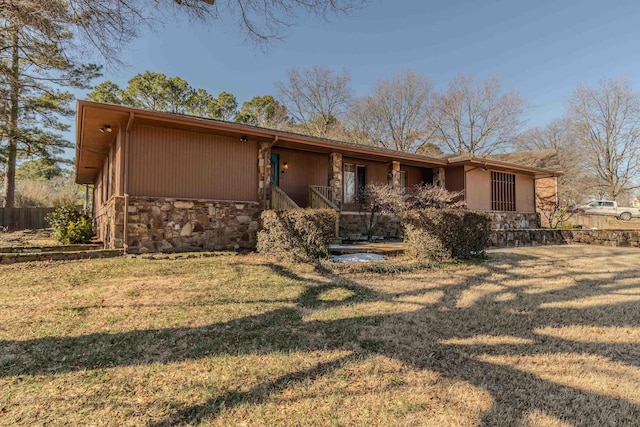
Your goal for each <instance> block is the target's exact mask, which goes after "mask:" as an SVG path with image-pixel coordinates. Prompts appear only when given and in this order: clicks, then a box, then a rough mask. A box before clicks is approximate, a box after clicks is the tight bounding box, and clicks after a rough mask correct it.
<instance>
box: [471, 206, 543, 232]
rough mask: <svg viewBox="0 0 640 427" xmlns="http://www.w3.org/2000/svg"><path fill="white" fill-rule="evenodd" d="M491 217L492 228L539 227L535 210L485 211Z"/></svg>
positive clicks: (521, 228)
mask: <svg viewBox="0 0 640 427" xmlns="http://www.w3.org/2000/svg"><path fill="white" fill-rule="evenodd" d="M483 213H486V214H487V215H488V216H489V218H491V229H492V230H523V229H534V228H540V216H539V214H538V213H536V212H498V211H486V212H483Z"/></svg>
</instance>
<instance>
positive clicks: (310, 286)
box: [0, 246, 640, 426]
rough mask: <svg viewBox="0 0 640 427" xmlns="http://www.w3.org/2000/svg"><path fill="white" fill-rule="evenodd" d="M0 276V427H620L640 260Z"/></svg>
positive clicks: (217, 260) (144, 267) (610, 256)
mask: <svg viewBox="0 0 640 427" xmlns="http://www.w3.org/2000/svg"><path fill="white" fill-rule="evenodd" d="M489 258H490V259H489V260H488V261H487V262H485V263H480V264H465V265H454V266H447V267H444V268H441V269H432V270H421V271H416V272H412V273H401V274H396V275H390V274H383V275H378V274H373V273H353V272H348V270H340V269H336V270H333V274H330V273H326V272H325V273H324V274H320V273H318V272H316V271H314V269H313V268H312V267H310V266H305V265H289V264H286V263H278V262H273V261H272V260H269V259H267V258H262V257H259V256H257V255H219V256H212V257H195V258H182V259H172V258H167V259H158V260H152V259H143V258H119V259H105V260H89V261H77V262H56V263H31V264H15V265H9V266H0V424H3V425H5V424H6V425H14V424H23V425H42V424H47V425H61V424H71V425H114V426H115V425H136V426H139V425H148V426H158V425H175V424H190V425H195V424H204V425H221V426H222V425H224V426H226V425H250V426H253V425H265V426H266V425H269V426H272V425H286V426H293V425H318V426H326V425H366V426H369V425H415V426H422V425H435V426H451V425H464V426H466V425H474V424H484V425H515V424H517V425H535V426H539V425H549V426H551V425H553V426H560V425H567V426H570V425H598V426H602V425H612V426H613V425H616V426H619V425H633V424H637V422H638V420H639V419H640V394H639V393H638V390H639V389H640V277H639V276H640V275H639V274H638V271H640V251H639V250H638V249H620V248H617V249H616V248H604V247H588V246H563V247H545V248H527V249H517V250H499V251H494V252H491V253H490V257H489Z"/></svg>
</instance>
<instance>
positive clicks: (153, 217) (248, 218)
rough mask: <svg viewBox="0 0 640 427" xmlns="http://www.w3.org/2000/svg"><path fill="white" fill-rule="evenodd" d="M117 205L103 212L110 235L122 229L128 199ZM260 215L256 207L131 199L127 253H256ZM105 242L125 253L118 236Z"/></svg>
mask: <svg viewBox="0 0 640 427" xmlns="http://www.w3.org/2000/svg"><path fill="white" fill-rule="evenodd" d="M118 199H120V201H119V202H117V203H113V204H111V205H108V206H105V207H108V208H109V209H107V210H106V211H107V212H105V213H104V214H103V215H102V217H103V219H102V220H101V222H103V223H104V222H105V221H107V222H106V224H105V227H102V228H107V229H109V231H111V232H112V233H113V232H116V233H117V232H118V230H120V233H122V231H121V230H123V229H124V199H123V198H118ZM260 212H261V209H260V205H259V203H258V202H233V201H217V200H180V199H168V198H142V197H130V198H129V211H128V216H127V221H128V226H127V231H128V236H127V243H128V248H127V251H128V252H130V253H143V252H179V251H195V250H200V251H202V250H238V249H253V248H255V246H256V233H257V231H258V221H259V219H260ZM110 218H114V219H115V220H114V221H111V220H110ZM120 219H122V222H120ZM107 224H108V225H107ZM107 235H108V234H107ZM104 241H105V246H106V247H110V248H118V247H122V238H120V240H118V238H117V236H116V238H109V239H107V240H104Z"/></svg>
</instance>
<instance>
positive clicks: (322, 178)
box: [271, 148, 329, 207]
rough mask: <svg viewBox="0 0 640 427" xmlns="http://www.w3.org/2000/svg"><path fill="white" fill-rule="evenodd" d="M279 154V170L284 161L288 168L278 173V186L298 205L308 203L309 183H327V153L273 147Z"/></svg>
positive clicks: (274, 151)
mask: <svg viewBox="0 0 640 427" xmlns="http://www.w3.org/2000/svg"><path fill="white" fill-rule="evenodd" d="M271 152H272V153H273V154H278V155H279V156H280V171H283V169H282V165H283V164H284V163H285V162H286V163H287V165H288V169H287V170H286V171H284V174H282V173H281V174H280V178H279V180H280V188H282V190H283V191H284V192H285V193H287V195H288V196H289V197H291V198H292V199H293V201H294V202H296V204H297V205H298V206H300V207H307V205H308V204H309V185H323V186H328V185H329V155H327V154H318V153H311V152H309V151H300V150H289V149H284V148H273V149H272V150H271Z"/></svg>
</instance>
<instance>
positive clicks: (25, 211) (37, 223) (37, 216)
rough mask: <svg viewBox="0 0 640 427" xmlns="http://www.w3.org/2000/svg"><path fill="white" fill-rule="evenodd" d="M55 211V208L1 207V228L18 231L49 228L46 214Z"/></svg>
mask: <svg viewBox="0 0 640 427" xmlns="http://www.w3.org/2000/svg"><path fill="white" fill-rule="evenodd" d="M11 211H13V212H11ZM53 211H54V208H14V209H12V210H11V209H6V208H0V229H2V230H4V229H7V230H9V231H16V230H27V229H29V230H36V229H41V228H49V227H50V225H49V223H48V222H47V220H46V219H45V216H47V215H48V214H49V213H51V212H53Z"/></svg>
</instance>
